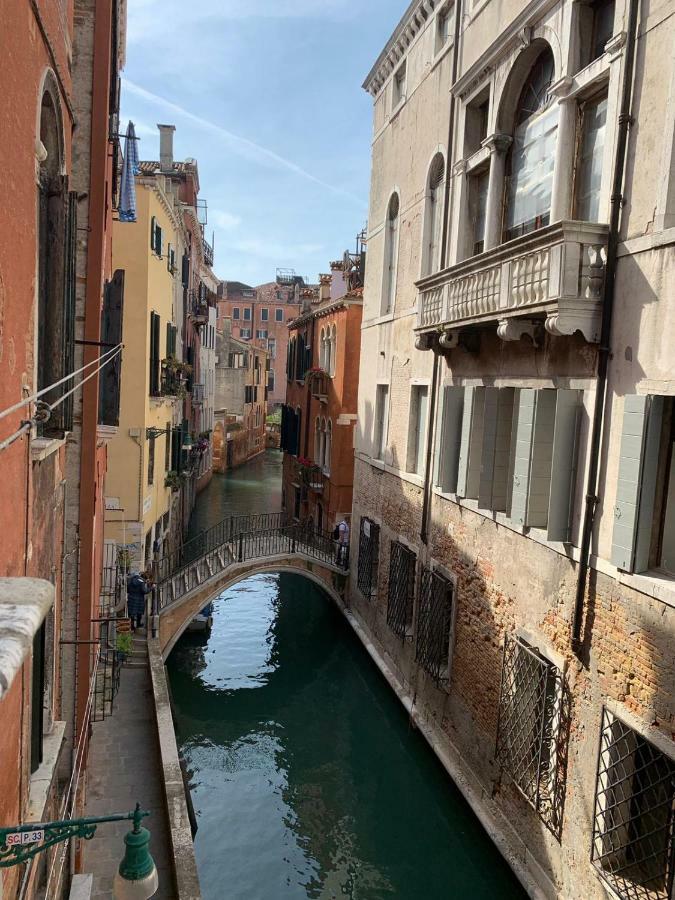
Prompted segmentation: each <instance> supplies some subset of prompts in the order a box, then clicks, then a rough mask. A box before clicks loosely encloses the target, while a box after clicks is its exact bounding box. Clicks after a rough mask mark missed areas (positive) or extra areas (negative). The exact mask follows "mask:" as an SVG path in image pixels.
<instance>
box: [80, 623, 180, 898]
mask: <svg viewBox="0 0 675 900" xmlns="http://www.w3.org/2000/svg"><path fill="white" fill-rule="evenodd" d="M137 646H138V650H139V652H138V653H135V654H134V657H133V659H135V660H137V661H135V662H134V663H133V665H132V666H125V667H124V668H123V669H122V677H121V681H120V690H119V693H118V695H117V698H116V700H115V707H114V711H113V714H112V716H110V717H109V718H107V719H105V720H104V721H103V722H97V723H96V724H94V726H93V736H92V739H91V745H90V751H89V767H88V768H89V773H90V774H89V782H88V791H87V804H86V812H85V815H87V816H99V815H105V814H107V813H112V812H126V811H127V810H132V809H133V808H134V806H135V805H136V801H137V800H138V801H139V802H140V804H141V807H142V808H143V809H147V810H149V812H150V816H148V818H146V819H144V820H143V822H144V825H145V826H146V827H147V828H149V830H150V832H151V840H150V852H151V853H152V857H153V859H154V860H155V865H156V866H157V872H158V874H159V890H158V891H157V893H156V894H155V898H158V900H176V896H177V895H176V890H175V886H174V879H173V866H172V865H171V842H170V837H169V830H168V826H167V819H166V810H165V802H164V788H163V785H162V766H161V763H160V759H159V749H158V746H157V727H156V724H155V721H154V707H153V700H152V687H151V683H150V671H149V668H148V664H147V647H146V645H145V641H143V642H142V643H141V642H139V641H138V639H137ZM130 824H131V823H129V822H111V823H108V824H105V825H99V827H98V828H97V830H96V835H95V837H94V838H93V840H91V841H86V842H85V844H84V854H85V855H84V871H85V872H91V873H92V874H93V876H94V890H93V893H92V900H103V898H106V900H110V898H112V885H113V878H114V877H115V872H116V871H117V867H118V866H119V863H120V860H121V859H122V856H123V854H124V835H125V834H126V833H127V832H128V831H129V828H130Z"/></svg>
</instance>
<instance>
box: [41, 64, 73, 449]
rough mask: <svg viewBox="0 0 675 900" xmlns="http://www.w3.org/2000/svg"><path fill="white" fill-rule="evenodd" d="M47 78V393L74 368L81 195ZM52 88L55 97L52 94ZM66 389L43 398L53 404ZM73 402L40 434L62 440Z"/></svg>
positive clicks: (43, 254)
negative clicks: (70, 175) (72, 181)
mask: <svg viewBox="0 0 675 900" xmlns="http://www.w3.org/2000/svg"><path fill="white" fill-rule="evenodd" d="M51 80H52V79H51V76H50V78H48V79H47V82H46V86H45V92H44V95H43V98H42V106H41V109H40V141H41V143H42V145H43V146H44V148H45V150H46V151H47V155H46V157H45V158H44V160H42V162H41V163H40V173H39V182H38V197H37V200H38V228H39V231H38V269H37V281H38V311H37V318H38V326H37V328H36V331H37V386H38V389H39V390H43V389H45V388H47V387H49V386H50V385H52V384H54V383H55V382H57V381H60V380H61V379H62V378H63V377H64V376H66V375H69V374H71V373H72V372H73V371H74V368H75V365H74V363H75V256H76V250H77V193H76V192H73V191H71V192H68V191H67V190H66V180H65V178H64V176H63V175H62V174H61V167H62V157H63V154H62V151H61V145H62V140H61V120H60V115H59V114H58V112H57V109H58V105H57V102H56V100H55V99H54V97H56V96H58V89H57V87H56V85H55V84H54V85H51ZM52 89H53V95H52ZM63 392H64V387H61V388H56V389H55V391H49V392H48V393H47V394H45V395H44V396H43V397H42V399H43V400H44V401H46V402H49V403H53V402H54V401H55V400H57V399H58V398H59V397H60V396H61V395H62V394H63ZM72 417H73V400H72V398H68V399H67V400H66V401H65V402H63V403H62V404H61V405H60V406H58V407H56V408H55V409H54V411H53V412H52V414H51V417H50V419H49V421H48V422H46V423H45V424H44V425H41V426H40V427H39V432H40V434H45V435H54V436H57V435H58V436H61V435H62V434H63V432H64V431H70V430H71V429H72Z"/></svg>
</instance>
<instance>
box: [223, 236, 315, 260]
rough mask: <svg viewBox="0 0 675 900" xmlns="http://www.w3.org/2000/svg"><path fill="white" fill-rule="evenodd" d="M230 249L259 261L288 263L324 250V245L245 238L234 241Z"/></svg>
mask: <svg viewBox="0 0 675 900" xmlns="http://www.w3.org/2000/svg"><path fill="white" fill-rule="evenodd" d="M230 248H231V249H232V250H236V251H237V252H238V253H246V254H248V255H250V256H254V257H256V258H257V259H271V260H285V261H287V262H288V263H292V262H293V261H294V260H297V259H301V258H302V257H304V256H310V255H312V254H315V253H320V252H322V251H323V250H324V246H323V244H311V243H304V242H299V243H297V244H293V243H284V242H283V241H265V240H260V239H258V238H244V239H242V240H238V241H233V242H232V243H231V244H230Z"/></svg>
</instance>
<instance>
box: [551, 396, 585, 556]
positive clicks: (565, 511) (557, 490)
mask: <svg viewBox="0 0 675 900" xmlns="http://www.w3.org/2000/svg"><path fill="white" fill-rule="evenodd" d="M581 396H582V395H581V392H580V391H570V390H560V391H558V392H557V397H556V408H555V426H554V431H553V459H552V463H551V488H550V497H549V503H548V524H547V526H546V529H547V530H546V534H547V537H548V539H549V541H569V539H570V527H571V518H572V502H573V499H574V482H575V475H576V468H577V443H578V442H577V436H578V433H579V413H580V409H581Z"/></svg>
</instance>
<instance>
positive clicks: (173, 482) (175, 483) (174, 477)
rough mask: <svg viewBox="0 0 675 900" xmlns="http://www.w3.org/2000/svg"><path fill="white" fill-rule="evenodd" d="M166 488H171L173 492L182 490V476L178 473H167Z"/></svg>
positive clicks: (165, 477)
mask: <svg viewBox="0 0 675 900" xmlns="http://www.w3.org/2000/svg"><path fill="white" fill-rule="evenodd" d="M164 487H168V488H171V490H172V491H178V490H180V475H179V474H178V472H174V471H173V470H172V471H171V472H167V473H166V475H165V476H164Z"/></svg>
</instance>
